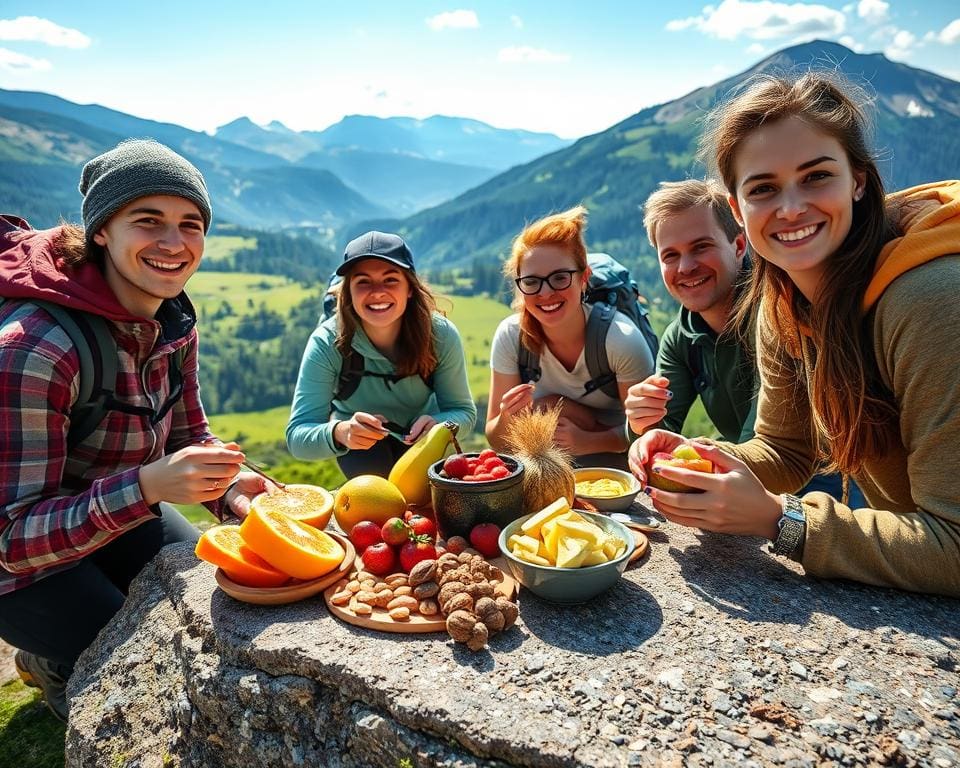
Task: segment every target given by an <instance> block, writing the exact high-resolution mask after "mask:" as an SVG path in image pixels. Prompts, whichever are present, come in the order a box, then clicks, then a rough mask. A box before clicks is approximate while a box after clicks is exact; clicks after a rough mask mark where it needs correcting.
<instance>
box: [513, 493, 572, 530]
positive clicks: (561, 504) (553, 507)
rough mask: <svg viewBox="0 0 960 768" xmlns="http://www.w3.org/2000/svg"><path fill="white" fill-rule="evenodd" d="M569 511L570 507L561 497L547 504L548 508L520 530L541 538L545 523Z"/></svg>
mask: <svg viewBox="0 0 960 768" xmlns="http://www.w3.org/2000/svg"><path fill="white" fill-rule="evenodd" d="M569 511H570V505H569V504H568V503H567V500H566V498H564V497H563V496H561V497H560V498H559V499H557V500H556V501H554V502H553V503H551V504H547V506H545V507H544V508H543V509H541V510H540V511H539V512H537V514H535V515H534V516H533V517H531V518H530V519H529V520H527V522H525V523H524V524H523V525H521V526H520V530H521V531H522V532H523V533H525V534H527V535H528V536H534V537H536V536H539V535H540V529H541V527H542V526H543V524H544V523H546V522H548V521H550V520H553V518H555V517H557V515H562V514H563V513H565V512H569Z"/></svg>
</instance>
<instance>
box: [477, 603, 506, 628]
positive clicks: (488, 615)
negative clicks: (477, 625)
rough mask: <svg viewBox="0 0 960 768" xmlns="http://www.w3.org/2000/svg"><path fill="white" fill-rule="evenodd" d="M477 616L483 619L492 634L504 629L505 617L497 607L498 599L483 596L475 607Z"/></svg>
mask: <svg viewBox="0 0 960 768" xmlns="http://www.w3.org/2000/svg"><path fill="white" fill-rule="evenodd" d="M473 610H474V613H476V615H477V618H479V619H480V621H482V622H483V623H484V624H485V625H486V627H487V629H488V630H489V631H490V634H491V635H492V634H495V633H497V632H499V631H500V630H501V629H503V625H504V617H503V614H502V613H501V612H500V609H499V608H497V601H496V600H494V599H493V598H490V597H481V598H480V599H479V600H477V602H476V604H475V605H474V607H473Z"/></svg>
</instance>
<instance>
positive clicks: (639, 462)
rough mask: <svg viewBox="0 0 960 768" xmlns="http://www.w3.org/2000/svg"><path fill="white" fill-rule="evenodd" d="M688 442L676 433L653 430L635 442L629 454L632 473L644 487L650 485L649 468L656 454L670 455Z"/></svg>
mask: <svg viewBox="0 0 960 768" xmlns="http://www.w3.org/2000/svg"><path fill="white" fill-rule="evenodd" d="M686 442H687V441H686V440H685V439H684V438H683V437H682V436H681V435H678V434H676V433H674V432H667V431H666V430H664V429H652V430H650V431H649V432H645V433H644V434H643V435H641V436H640V437H638V438H637V439H636V440H634V442H633V445H631V446H630V451H629V453H628V454H627V459H628V461H629V463H630V471H631V472H633V474H634V475H636V477H637V479H638V480H639V481H640V482H641V483H643V484H644V485H649V478H648V477H647V468H648V466H649V464H650V460H651V459H652V458H653V454H655V453H661V452H662V453H670V452H671V451H673V449H674V448H676V447H677V446H678V445H683V444H684V443H686Z"/></svg>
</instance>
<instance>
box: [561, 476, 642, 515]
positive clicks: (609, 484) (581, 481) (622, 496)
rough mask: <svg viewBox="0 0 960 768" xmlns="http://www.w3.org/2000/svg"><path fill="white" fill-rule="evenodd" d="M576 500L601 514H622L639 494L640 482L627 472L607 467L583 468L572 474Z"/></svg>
mask: <svg viewBox="0 0 960 768" xmlns="http://www.w3.org/2000/svg"><path fill="white" fill-rule="evenodd" d="M573 477H574V488H575V489H576V494H577V498H578V499H583V500H584V501H587V502H589V505H590V506H593V507H595V508H596V509H598V510H600V511H601V512H624V511H626V510H627V509H629V508H630V505H631V504H633V500H634V499H635V498H636V497H637V494H638V493H640V489H641V486H640V481H639V480H637V478H635V477H634V476H633V475H632V474H630V473H629V472H624V471H623V470H621V469H613V468H608V467H584V468H581V469H576V470H574V472H573Z"/></svg>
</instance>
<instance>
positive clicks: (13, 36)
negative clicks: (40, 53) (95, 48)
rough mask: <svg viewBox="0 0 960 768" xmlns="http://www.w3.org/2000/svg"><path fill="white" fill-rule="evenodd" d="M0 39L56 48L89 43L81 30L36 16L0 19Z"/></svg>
mask: <svg viewBox="0 0 960 768" xmlns="http://www.w3.org/2000/svg"><path fill="white" fill-rule="evenodd" d="M0 40H9V41H14V40H16V41H20V42H31V43H45V44H47V45H52V46H54V47H56V48H87V47H88V46H89V45H90V38H89V37H87V36H86V35H85V34H83V32H80V31H78V30H76V29H69V28H67V27H61V26H60V25H59V24H54V23H53V22H52V21H48V20H47V19H40V18H37V17H36V16H18V17H17V18H15V19H0Z"/></svg>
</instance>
